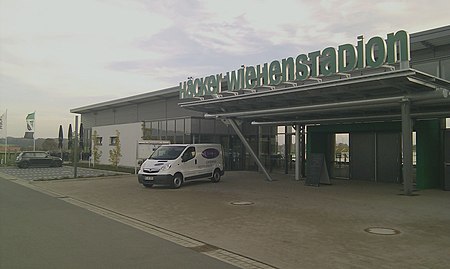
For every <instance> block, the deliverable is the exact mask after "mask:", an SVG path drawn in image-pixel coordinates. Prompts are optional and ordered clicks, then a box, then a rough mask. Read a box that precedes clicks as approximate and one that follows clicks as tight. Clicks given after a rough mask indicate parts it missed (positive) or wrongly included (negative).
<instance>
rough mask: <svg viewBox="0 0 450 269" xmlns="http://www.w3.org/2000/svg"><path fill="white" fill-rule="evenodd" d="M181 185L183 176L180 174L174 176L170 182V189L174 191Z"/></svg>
mask: <svg viewBox="0 0 450 269" xmlns="http://www.w3.org/2000/svg"><path fill="white" fill-rule="evenodd" d="M182 184H183V175H182V174H179V173H178V174H175V176H174V177H173V181H172V187H173V188H174V189H178V188H179V187H181V185H182Z"/></svg>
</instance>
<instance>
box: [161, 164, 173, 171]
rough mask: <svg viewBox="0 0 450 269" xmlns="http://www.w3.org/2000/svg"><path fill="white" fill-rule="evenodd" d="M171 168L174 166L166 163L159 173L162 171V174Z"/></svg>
mask: <svg viewBox="0 0 450 269" xmlns="http://www.w3.org/2000/svg"><path fill="white" fill-rule="evenodd" d="M171 166H172V164H170V163H166V164H164V165H163V166H161V169H159V171H160V172H161V171H165V170H167V169H169V168H170V167H171Z"/></svg>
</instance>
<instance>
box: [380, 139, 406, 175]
mask: <svg viewBox="0 0 450 269" xmlns="http://www.w3.org/2000/svg"><path fill="white" fill-rule="evenodd" d="M376 139H377V152H376V159H377V164H376V166H377V167H376V169H377V179H376V180H377V181H379V182H400V169H401V164H400V162H401V138H400V133H386V132H380V133H377V138H376Z"/></svg>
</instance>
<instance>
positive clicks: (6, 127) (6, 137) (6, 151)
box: [5, 109, 8, 165]
mask: <svg viewBox="0 0 450 269" xmlns="http://www.w3.org/2000/svg"><path fill="white" fill-rule="evenodd" d="M6 154H8V109H6V113H5V165H6V162H7V160H8V159H7V158H6Z"/></svg>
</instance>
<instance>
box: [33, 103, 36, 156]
mask: <svg viewBox="0 0 450 269" xmlns="http://www.w3.org/2000/svg"><path fill="white" fill-rule="evenodd" d="M33 115H34V120H33V151H36V138H35V137H34V134H35V133H36V110H35V111H34V112H33Z"/></svg>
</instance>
